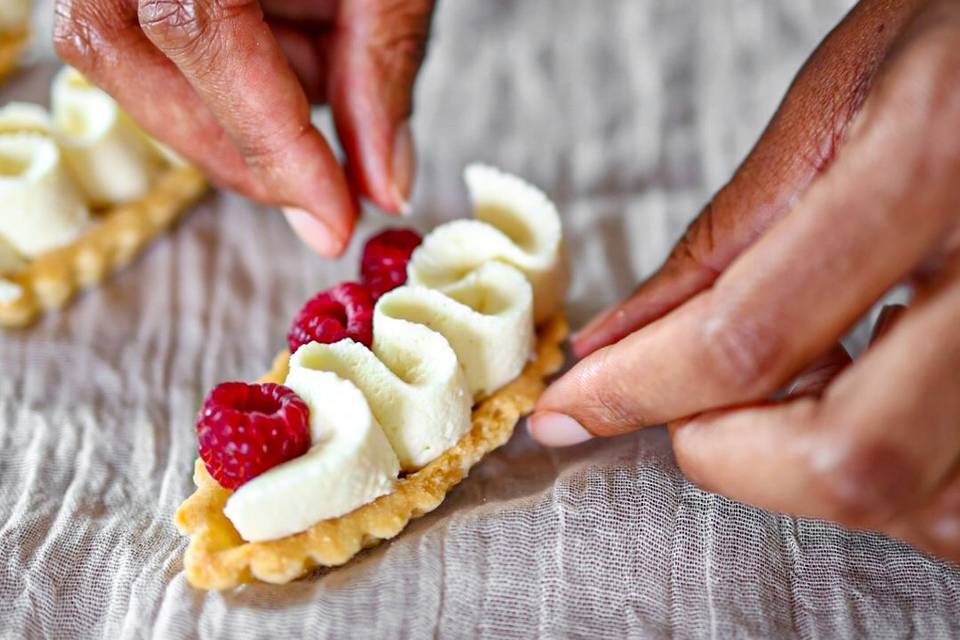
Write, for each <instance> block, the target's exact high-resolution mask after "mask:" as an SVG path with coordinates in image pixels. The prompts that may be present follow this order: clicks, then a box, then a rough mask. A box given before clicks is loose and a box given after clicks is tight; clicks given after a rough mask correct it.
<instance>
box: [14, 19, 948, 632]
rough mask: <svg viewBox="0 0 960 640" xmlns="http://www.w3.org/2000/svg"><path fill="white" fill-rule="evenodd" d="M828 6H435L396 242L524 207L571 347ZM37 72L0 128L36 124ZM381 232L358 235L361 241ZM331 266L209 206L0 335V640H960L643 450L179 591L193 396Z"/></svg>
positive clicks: (640, 266)
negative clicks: (538, 200) (310, 558)
mask: <svg viewBox="0 0 960 640" xmlns="http://www.w3.org/2000/svg"><path fill="white" fill-rule="evenodd" d="M850 4H851V2H850V1H849V0H789V1H788V0H777V1H774V0H700V1H695V0H604V1H603V2H582V1H578V0H524V1H523V2H517V1H510V0H483V1H482V2H481V1H476V2H465V1H460V2H443V3H441V5H440V8H439V9H438V13H437V16H436V21H435V25H434V38H433V42H432V46H431V49H430V53H429V58H428V60H427V63H426V66H425V68H424V71H423V75H422V77H421V80H420V83H419V85H418V89H417V100H416V102H417V112H416V116H415V118H414V123H413V127H414V131H415V133H416V137H417V142H418V147H419V155H420V167H419V181H418V183H417V191H416V196H415V199H414V204H415V210H416V214H415V215H414V216H413V217H412V218H410V219H409V220H405V221H404V223H410V224H413V225H415V226H416V227H418V228H419V229H420V230H427V229H429V228H430V227H431V226H433V225H435V224H436V223H438V222H441V221H443V220H447V219H450V218H454V217H458V216H464V215H467V214H468V213H469V208H468V206H467V204H466V201H465V189H464V187H463V185H462V182H461V179H460V172H461V170H462V168H463V166H464V165H465V164H466V163H468V162H470V161H474V160H481V161H485V162H489V163H493V164H495V165H497V166H500V167H503V168H504V169H506V170H509V171H513V172H516V173H518V174H520V175H522V176H524V177H526V178H527V179H529V180H531V181H533V182H535V183H536V184H538V185H540V186H542V187H543V188H544V189H545V190H546V191H547V192H548V193H550V194H551V195H552V197H553V198H555V200H556V202H557V204H558V206H559V208H560V211H561V212H562V215H563V218H564V225H565V229H566V237H567V239H568V244H569V248H570V253H571V263H572V265H573V271H574V281H573V286H572V289H571V291H570V296H569V305H568V311H569V316H570V318H571V320H572V322H573V324H574V325H575V326H576V325H579V324H582V323H583V322H584V321H585V320H586V319H587V318H588V317H589V316H590V315H591V314H592V313H594V312H596V311H597V310H599V309H600V308H602V307H603V306H605V305H607V304H609V303H611V302H613V301H614V300H616V299H617V298H619V297H621V296H623V295H625V294H627V293H628V292H629V291H630V290H631V289H632V287H633V286H634V284H635V283H636V282H637V281H638V280H639V279H641V278H642V277H644V276H646V275H648V274H650V273H651V272H652V270H653V269H655V267H656V266H657V265H658V263H659V262H660V261H661V260H662V259H663V258H664V257H665V255H666V254H667V252H668V251H669V248H670V245H671V243H672V242H673V241H675V240H676V238H678V237H679V235H680V234H681V232H682V230H683V228H684V227H685V225H686V224H687V223H688V222H689V221H690V220H691V219H692V217H693V215H694V214H695V212H696V211H697V209H698V208H699V207H700V206H701V205H702V203H703V202H705V201H706V199H707V198H708V197H709V195H710V193H711V192H712V191H714V190H715V189H717V188H718V187H719V186H720V185H721V184H722V183H723V181H724V180H725V179H726V178H727V177H728V176H729V175H730V173H731V172H732V171H733V169H734V168H735V167H736V165H737V163H738V162H739V161H740V160H741V159H742V158H743V156H744V155H745V154H746V152H747V151H748V150H749V148H750V147H751V145H752V143H753V142H754V140H755V139H756V137H757V135H758V134H759V133H760V131H761V130H762V128H763V126H764V124H765V122H766V120H767V118H768V117H769V116H770V114H771V113H772V112H773V109H774V108H775V107H776V105H777V103H778V101H779V99H780V97H781V96H782V94H783V93H784V91H785V90H786V87H787V86H788V84H789V81H790V79H791V77H792V75H793V74H794V72H795V71H796V69H797V68H798V67H799V65H800V64H801V63H802V61H803V59H804V58H805V57H806V55H807V54H808V53H809V52H810V51H811V50H812V48H813V47H814V45H815V44H816V43H817V42H818V41H819V40H820V39H821V38H822V37H823V36H824V35H825V33H826V32H827V31H828V30H829V28H830V27H831V26H832V25H833V24H834V23H835V22H836V21H837V20H838V19H839V18H840V16H841V15H842V14H843V13H844V12H845V11H846V10H847V9H848V8H849V6H850ZM47 12H48V11H47ZM41 13H44V12H43V11H41ZM44 21H45V23H46V24H47V25H48V24H49V18H44ZM41 31H43V29H41ZM48 52H49V46H48V45H47V46H44V45H43V44H42V42H41V43H40V44H38V45H37V46H35V48H34V54H33V65H32V67H31V68H30V69H29V70H27V71H25V72H22V73H20V74H19V75H18V76H16V77H15V78H13V80H12V81H11V82H10V83H9V84H8V85H7V86H6V87H5V88H3V90H2V92H0V93H2V98H3V100H4V101H5V100H9V99H13V98H20V99H23V98H30V99H34V100H45V99H46V94H47V85H46V83H47V81H48V79H49V77H50V75H51V73H52V71H53V69H54V67H53V66H52V63H51V62H50V54H49V53H48ZM387 222H388V220H387V219H386V218H385V217H383V216H380V215H378V214H375V213H372V212H371V213H370V214H369V215H367V216H366V217H365V219H364V220H363V222H362V224H361V225H360V228H359V233H358V236H359V238H363V237H365V236H366V235H368V234H369V233H370V231H371V230H372V229H374V228H378V227H380V226H382V225H384V224H386V223H387ZM359 245H360V241H356V242H354V243H353V246H352V247H351V249H350V252H349V253H348V255H347V256H346V257H345V259H343V260H341V261H339V262H335V263H330V262H326V261H324V260H321V259H320V258H317V257H315V256H313V255H311V254H310V253H309V252H308V251H307V250H306V249H305V248H303V247H302V246H300V245H299V244H298V242H297V241H296V240H295V238H294V237H293V235H292V234H291V232H290V231H289V230H288V229H287V228H286V227H285V225H284V221H283V219H282V217H281V216H280V215H279V214H278V213H277V212H276V211H272V210H269V209H267V208H264V207H258V206H255V205H252V204H250V203H248V202H246V201H244V200H243V199H241V198H239V197H237V196H234V195H229V194H218V195H211V196H209V197H207V198H206V199H205V200H204V201H203V202H202V203H201V204H200V205H199V206H197V207H196V208H195V210H194V211H193V213H192V214H191V215H190V216H189V217H188V218H187V219H185V220H184V221H183V223H182V224H180V225H179V226H178V227H177V228H176V229H175V230H174V231H173V232H172V233H171V234H170V235H169V236H167V237H166V238H163V239H161V240H160V241H159V242H157V243H155V244H154V245H153V246H151V247H150V249H149V250H148V251H147V252H146V254H145V255H143V256H142V257H141V258H140V259H139V260H137V261H136V262H135V263H134V264H133V265H132V266H131V267H129V268H128V269H126V270H125V271H124V272H123V273H122V274H121V275H119V276H118V277H115V278H113V279H112V280H110V281H109V282H108V283H107V284H106V285H105V286H104V287H102V288H100V289H98V290H96V291H93V292H90V293H88V294H85V295H83V296H82V297H81V298H80V299H79V300H77V302H76V303H75V304H73V305H72V306H71V307H70V308H69V309H67V310H66V311H64V312H62V313H59V314H53V315H51V316H48V317H47V318H45V319H44V320H43V321H42V322H41V323H39V324H38V325H37V326H35V327H33V328H31V329H29V330H25V331H13V332H3V333H2V334H0V637H3V638H15V637H29V638H74V637H106V638H141V637H157V638H164V639H176V638H195V637H203V638H245V637H277V638H279V637H306V636H308V635H309V637H321V636H327V637H338V638H342V637H358V636H359V637H369V638H426V637H434V636H437V637H443V638H461V637H474V636H486V637H525V638H529V637H542V638H568V637H569V638H576V637H582V638H640V637H643V638H669V637H676V638H702V637H723V638H726V637H801V638H853V637H864V636H872V637H890V638H899V637H906V636H914V637H923V638H932V637H948V636H954V637H956V636H958V635H960V623H958V620H960V570H958V568H957V567H956V566H954V565H951V564H949V563H946V562H943V561H940V560H937V559H934V558H931V557H929V556H926V555H923V554H921V553H919V552H917V551H915V550H913V549H912V548H910V547H908V546H907V545H905V544H902V543H900V542H897V541H893V540H890V539H887V538H884V537H882V536H879V535H874V534H868V533H856V532H850V531H847V530H844V529H842V528H840V527H837V526H834V525H831V524H827V523H823V522H819V521H812V520H803V519H794V518H789V517H785V516H778V515H774V514H770V513H766V512H764V511H761V510H758V509H754V508H751V507H747V506H744V505H741V504H737V503H734V502H731V501H729V500H726V499H724V498H720V497H718V496H715V495H711V494H708V493H705V492H703V491H701V490H699V489H697V488H695V487H694V486H692V485H691V484H689V483H688V482H686V481H685V480H684V478H683V477H682V476H681V474H680V473H679V472H678V470H677V467H676V465H675V463H674V460H673V458H672V455H671V453H670V448H669V442H668V440H667V438H666V435H665V433H664V432H663V430H662V429H652V430H648V431H645V432H642V433H638V434H635V435H631V436H627V437H622V438H619V439H615V440H609V441H604V442H592V443H588V444H586V445H584V446H581V447H578V448H575V449H572V450H563V451H544V450H542V449H539V448H537V447H536V446H534V445H533V444H532V443H531V441H530V439H529V438H528V437H527V435H526V433H525V432H524V430H523V429H519V430H518V432H517V434H516V435H515V436H514V438H513V440H512V441H511V442H510V443H509V444H508V445H507V446H506V447H504V448H503V449H502V450H500V451H498V452H496V453H495V454H493V455H491V456H490V457H489V458H488V459H486V460H485V461H484V462H483V463H482V464H481V465H480V466H479V467H478V468H476V469H475V470H474V472H473V473H472V474H471V475H470V477H469V479H467V480H466V481H465V482H464V483H463V484H461V485H460V486H459V487H458V488H457V489H456V490H454V491H453V492H452V493H451V494H450V495H449V497H448V499H447V501H446V502H445V503H444V504H443V505H442V506H441V507H440V508H439V509H438V510H437V511H436V512H434V513H432V514H430V515H428V516H426V517H424V518H423V519H421V520H418V521H416V522H414V523H413V524H411V526H410V527H408V528H407V530H406V531H404V532H403V533H402V534H401V535H400V536H399V537H398V538H397V539H395V540H394V541H392V542H390V543H388V544H383V545H381V546H379V547H378V548H376V549H373V550H371V551H368V552H365V553H363V554H362V555H361V556H359V557H358V558H356V559H355V560H354V561H353V562H351V563H350V564H349V565H348V566H346V567H343V568H340V569H336V570H333V571H328V572H325V573H317V574H314V575H312V576H310V577H309V578H307V579H304V580H302V581H299V582H296V583H294V584H290V585H287V586H269V585H250V586H246V587H243V588H240V589H237V590H236V591H233V592H228V593H205V592H201V591H197V590H194V589H193V588H191V587H190V586H189V585H188V584H187V582H186V580H185V578H184V575H183V572H182V562H181V557H182V555H183V551H184V548H185V547H186V539H185V538H184V537H183V536H181V535H180V534H179V533H178V532H177V531H176V529H175V528H174V526H173V524H172V521H171V520H172V516H173V512H174V510H175V509H176V507H177V505H178V504H179V503H180V502H181V501H182V500H183V499H184V498H185V497H186V496H187V495H189V493H190V492H191V491H192V489H193V485H192V482H191V479H190V475H191V468H192V462H193V459H194V456H195V451H196V441H195V436H194V432H193V420H194V416H195V412H196V411H197V409H198V407H199V405H200V403H201V400H202V398H203V395H204V393H205V392H206V390H208V389H209V388H210V387H211V386H212V385H214V384H215V383H217V382H219V381H222V380H226V379H247V380H249V379H253V378H255V377H256V376H258V375H259V374H260V373H261V372H263V371H264V370H265V369H266V368H267V367H268V365H269V364H270V361H271V357H272V356H273V354H274V353H275V352H276V351H277V350H278V349H280V348H281V347H282V346H283V338H284V335H285V330H286V328H287V323H288V322H289V320H290V318H291V317H292V316H293V314H294V313H295V312H296V310H297V309H298V308H299V305H300V304H301V303H302V302H303V301H304V300H305V299H306V298H307V297H308V296H309V295H310V294H312V293H313V292H314V291H316V290H318V289H321V288H325V287H327V286H330V285H333V284H335V283H337V282H340V281H341V280H344V279H347V278H354V277H356V276H357V266H356V265H357V258H358V252H359ZM859 335H860V338H861V341H862V331H861V332H860V334H859ZM856 339H857V335H855V336H854V341H856Z"/></svg>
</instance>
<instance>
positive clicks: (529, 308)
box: [197, 166, 567, 541]
mask: <svg viewBox="0 0 960 640" xmlns="http://www.w3.org/2000/svg"><path fill="white" fill-rule="evenodd" d="M466 178H467V183H468V186H469V188H470V192H471V195H472V198H473V201H474V205H475V207H476V215H477V218H478V219H476V220H469V221H456V222H451V223H447V224H444V225H441V226H440V227H438V228H437V229H435V230H434V231H433V232H432V233H430V234H429V235H428V236H427V237H426V239H425V240H424V241H423V243H422V244H421V245H420V247H419V248H417V249H415V250H414V247H416V245H417V244H418V243H419V241H420V238H419V236H418V235H417V234H415V233H413V232H412V231H408V230H390V231H387V232H384V233H383V234H381V235H379V236H377V237H376V238H374V239H373V240H371V241H370V243H368V245H367V247H366V248H365V250H364V258H363V269H362V270H363V276H364V284H358V283H343V284H341V285H338V286H337V287H334V288H332V289H329V290H327V291H323V292H321V293H319V294H317V295H316V296H314V297H313V298H311V299H310V300H309V301H308V302H307V303H306V304H305V305H304V307H303V309H302V310H301V311H300V313H299V314H298V315H297V318H296V320H295V321H294V324H293V327H292V328H291V332H290V335H289V336H288V343H289V346H290V349H291V351H293V354H292V355H291V356H290V357H289V361H288V373H287V376H286V381H285V383H284V384H285V385H286V387H289V389H292V390H293V391H294V392H296V394H299V395H300V396H301V397H302V398H303V400H304V401H305V402H306V404H307V405H308V406H309V409H310V413H311V417H310V421H311V422H310V424H311V431H312V432H313V434H314V435H313V440H312V442H313V444H312V447H311V448H310V449H309V451H308V452H306V453H302V455H301V454H297V453H292V454H290V456H291V457H289V459H286V461H284V462H281V463H280V464H278V466H273V467H270V465H272V464H274V463H275V462H274V460H273V457H272V455H273V453H275V451H271V450H270V448H269V447H270V446H272V445H267V444H264V442H266V441H262V440H261V439H260V436H258V435H256V433H255V429H254V427H253V425H256V424H258V423H259V424H261V425H262V426H261V428H262V429H263V430H264V433H275V432H276V428H277V426H276V425H277V424H278V423H277V422H276V421H277V420H281V421H282V420H283V418H282V417H281V414H282V411H281V409H278V408H276V407H274V406H273V405H270V407H269V408H268V409H264V410H263V411H264V412H263V413H262V414H259V413H244V412H246V411H248V408H249V407H248V405H249V398H248V397H247V396H246V395H245V394H246V392H243V391H237V390H236V388H235V386H234V385H238V384H239V385H240V387H238V388H242V387H243V385H242V383H225V384H224V385H221V386H220V387H218V388H217V389H214V391H213V392H211V395H210V396H208V401H207V402H206V403H205V405H204V407H205V409H204V411H203V412H202V413H201V416H200V418H199V419H198V423H197V429H198V436H199V437H200V439H201V446H200V450H201V457H203V459H204V461H205V464H207V467H206V468H207V469H208V471H209V472H210V473H211V474H212V475H213V476H214V477H215V478H217V480H218V481H220V482H221V483H222V484H223V486H225V487H233V486H238V487H239V488H237V489H236V491H235V492H234V493H233V495H232V496H231V497H230V498H229V500H228V501H227V505H226V508H225V509H224V513H225V515H226V516H227V517H228V518H229V519H230V520H231V522H233V524H234V526H235V528H236V529H237V531H238V532H239V533H240V535H241V536H242V537H243V538H244V539H245V540H248V541H264V540H272V539H276V538H279V537H283V536H287V535H289V534H291V533H296V532H300V531H303V530H305V529H307V528H308V527H310V526H312V525H313V524H315V523H317V522H319V521H320V520H323V519H326V518H333V517H336V516H339V515H342V514H344V513H347V512H350V511H352V510H354V509H357V508H359V507H362V506H363V505H364V504H366V503H368V502H371V501H372V500H374V499H375V498H376V497H377V496H379V495H382V493H384V492H387V491H389V490H390V483H392V482H393V479H395V478H396V477H397V471H398V469H402V470H404V471H406V472H411V473H413V472H418V470H421V469H423V468H424V467H425V466H427V465H429V464H430V463H431V462H432V461H434V460H436V459H437V458H438V457H439V456H441V455H443V454H444V453H445V452H447V451H448V450H450V449H451V448H452V447H455V446H457V445H458V443H461V442H462V441H463V439H464V438H465V437H466V435H467V434H468V432H469V431H470V428H471V407H472V405H473V401H474V398H475V397H482V396H488V395H490V394H493V393H495V392H496V391H497V390H498V389H500V388H502V387H504V386H505V385H507V384H509V383H510V382H511V381H512V380H514V379H516V378H517V377H518V376H519V375H520V374H521V372H522V371H523V369H524V367H525V366H526V365H527V363H528V362H529V361H530V357H531V353H532V349H533V346H534V335H535V332H534V319H535V317H540V318H545V317H547V316H548V315H550V314H554V313H556V312H557V311H558V309H559V306H560V305H561V304H562V300H563V296H564V292H565V287H566V280H567V272H566V264H565V261H564V255H563V247H562V237H561V231H560V220H559V217H558V215H557V211H556V208H555V207H554V206H553V205H552V204H551V203H550V202H549V201H548V200H547V199H546V197H545V196H544V195H543V194H542V193H541V192H540V191H539V190H537V189H535V188H534V187H531V186H530V185H528V184H526V183H525V182H523V181H522V180H520V179H519V178H515V177H513V176H509V175H506V174H503V173H501V172H499V171H498V170H496V169H492V168H489V167H482V166H473V167H470V168H468V169H467V171H466ZM411 252H412V257H411ZM408 261H409V265H407V262H408ZM404 268H407V272H406V273H404V272H403V271H402V269H404ZM398 270H399V271H398ZM407 277H408V278H409V284H407V285H403V286H398V284H400V283H401V282H403V280H404V279H407ZM375 295H379V296H380V297H379V300H378V301H377V302H376V304H375V306H374V304H373V300H374V296H375ZM538 314H539V316H538ZM371 317H372V319H371ZM371 325H372V326H371ZM268 386H269V385H268ZM258 393H259V392H258ZM271 393H273V391H271ZM238 411H239V412H241V413H240V414H238V413H237V412H238ZM238 415H239V416H242V420H244V421H245V422H244V423H243V424H245V425H247V424H249V425H250V426H245V427H244V429H243V430H242V432H241V431H238V430H237V427H236V423H235V422H234V421H233V420H234V419H241V418H238V417H237V416H238ZM225 416H234V417H233V418H227V417H225ZM315 420H319V421H320V424H322V426H323V428H322V429H319V427H318V428H314V425H315V424H316V423H315ZM280 424H286V423H284V422H281V423H280ZM318 429H319V430H318ZM201 434H202V435H201ZM211 434H212V435H211ZM323 434H326V435H323ZM331 434H332V435H331ZM347 434H350V438H351V439H348V438H347ZM284 442H286V441H284ZM378 443H379V444H378ZM384 443H385V444H386V449H385V448H384V446H382V445H383V444H384ZM228 447H229V448H228ZM387 450H389V452H390V455H389V456H388V455H387V454H386V451H387ZM231 452H239V453H231ZM243 452H246V453H243ZM261 452H263V454H262V455H261ZM210 460H216V461H219V462H216V463H211V462H209V461H210ZM263 469H267V470H266V471H263ZM364 478H366V480H367V481H364Z"/></svg>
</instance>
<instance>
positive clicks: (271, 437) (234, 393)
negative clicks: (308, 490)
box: [197, 382, 310, 489]
mask: <svg viewBox="0 0 960 640" xmlns="http://www.w3.org/2000/svg"><path fill="white" fill-rule="evenodd" d="M309 423H310V410H309V409H308V408H307V405H306V404H305V403H304V401H303V400H301V399H300V397H299V396H298V395H297V394H296V393H294V392H293V390H292V389H289V388H287V387H285V386H283V385H280V384H271V383H268V384H246V383H245V382H224V383H223V384H219V385H217V386H216V387H214V388H213V390H212V391H211V392H210V393H209V395H207V399H206V400H205V401H204V403H203V408H202V409H201V410H200V415H199V416H198V417H197V440H198V441H199V443H200V457H201V458H202V459H203V463H204V464H205V465H206V466H207V471H209V472H210V475H211V476H213V478H214V479H215V480H216V481H217V482H219V483H220V485H221V486H223V487H225V488H227V489H236V488H237V487H239V486H240V485H242V484H243V483H244V482H246V481H248V480H250V479H252V478H255V477H257V476H258V475H260V474H261V473H263V472H264V471H267V470H268V469H272V468H273V467H275V466H277V465H278V464H280V463H282V462H286V461H287V460H291V459H293V458H296V457H297V456H300V455H303V454H304V453H306V451H307V449H309V448H310V426H309Z"/></svg>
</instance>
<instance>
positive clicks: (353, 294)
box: [287, 282, 373, 353]
mask: <svg viewBox="0 0 960 640" xmlns="http://www.w3.org/2000/svg"><path fill="white" fill-rule="evenodd" d="M344 338H353V339H354V340H356V341H357V342H361V343H363V344H365V345H367V346H368V347H369V346H370V344H371V343H372V342H373V299H372V298H371V297H370V291H369V290H368V289H367V287H365V286H364V285H362V284H357V283H356V282H344V283H342V284H338V285H337V286H335V287H333V288H332V289H327V290H326V291H321V292H320V293H318V294H317V295H315V296H314V297H312V298H311V299H310V300H308V301H307V303H306V304H305V305H303V308H302V309H300V313H298V314H297V317H296V318H295V319H294V321H293V325H292V326H291V327H290V332H289V333H288V334H287V346H289V347H290V353H293V352H294V351H296V350H297V349H298V348H299V347H300V346H301V345H305V344H308V343H310V342H324V343H333V342H339V341H340V340H343V339H344Z"/></svg>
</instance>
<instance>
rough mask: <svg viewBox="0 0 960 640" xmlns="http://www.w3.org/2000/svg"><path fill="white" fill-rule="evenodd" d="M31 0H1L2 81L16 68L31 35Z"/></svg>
mask: <svg viewBox="0 0 960 640" xmlns="http://www.w3.org/2000/svg"><path fill="white" fill-rule="evenodd" d="M30 11H31V2H30V0H0V81H2V80H3V79H5V78H6V77H7V76H8V75H10V73H11V72H12V71H13V70H14V69H15V68H16V66H17V61H18V60H19V58H20V54H21V53H22V52H23V49H24V48H25V47H26V44H27V40H28V39H29V37H30Z"/></svg>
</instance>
